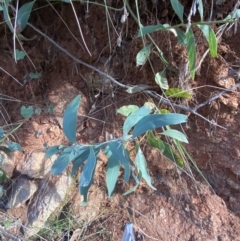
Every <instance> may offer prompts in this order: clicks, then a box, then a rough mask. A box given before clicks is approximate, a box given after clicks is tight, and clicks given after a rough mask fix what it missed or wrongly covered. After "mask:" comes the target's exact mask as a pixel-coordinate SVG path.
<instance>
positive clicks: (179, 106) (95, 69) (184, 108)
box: [27, 23, 240, 130]
mask: <svg viewBox="0 0 240 241" xmlns="http://www.w3.org/2000/svg"><path fill="white" fill-rule="evenodd" d="M27 24H28V25H29V26H30V27H31V28H32V29H34V30H35V31H36V32H38V33H39V34H40V35H42V36H43V37H44V38H46V39H47V40H48V41H49V42H51V43H52V44H53V45H54V46H55V47H57V48H58V49H59V50H61V51H62V52H63V53H65V54H66V55H67V56H69V57H70V58H71V59H73V60H74V61H76V62H77V63H79V64H82V65H84V66H86V67H88V68H90V69H92V70H94V71H96V72H97V73H99V74H100V75H102V76H105V77H106V78H108V79H109V80H111V81H112V82H113V83H115V84H116V85H118V86H120V87H122V88H124V89H128V88H130V87H131V86H130V85H125V84H122V83H120V82H118V81H117V80H116V79H114V78H113V77H111V76H110V75H108V74H107V73H105V72H103V71H101V70H99V69H97V68H95V67H94V66H92V65H90V64H87V63H85V62H83V61H82V60H80V59H78V58H76V57H75V56H73V55H72V54H71V53H69V52H68V51H67V50H66V49H64V48H63V47H61V46H60V45H59V44H58V43H56V42H55V41H54V40H53V39H51V38H50V37H48V36H47V35H46V34H45V33H43V32H42V31H41V30H39V29H38V28H36V27H35V26H33V25H32V24H30V23H27ZM239 86H240V83H239V84H236V85H235V86H233V87H231V88H229V89H227V90H224V91H222V92H220V93H219V94H217V95H216V96H213V97H211V98H209V99H208V100H206V101H204V102H203V103H201V104H199V105H198V106H196V107H195V108H193V109H191V108H188V107H186V106H184V105H179V104H174V103H172V102H171V101H170V100H168V99H166V98H164V97H163V96H161V95H159V94H158V93H156V92H155V91H150V90H143V91H142V92H143V93H145V94H148V95H150V96H152V97H154V98H157V99H160V100H161V101H162V102H163V103H164V104H166V105H167V106H170V107H172V108H176V109H181V110H184V111H187V112H189V113H192V114H194V115H196V116H198V117H200V118H202V119H203V120H205V121H207V122H209V123H210V124H211V125H213V126H217V127H219V128H222V129H225V130H227V128H225V127H223V126H220V125H218V124H217V123H216V122H214V121H210V120H208V119H207V118H205V117H204V116H202V115H200V114H199V113H197V112H196V111H197V110H198V109H199V108H201V107H203V106H204V105H207V104H208V103H210V102H211V101H213V100H215V99H217V98H219V97H220V96H222V95H223V94H225V93H226V92H230V91H232V90H234V89H235V88H237V87H239Z"/></svg>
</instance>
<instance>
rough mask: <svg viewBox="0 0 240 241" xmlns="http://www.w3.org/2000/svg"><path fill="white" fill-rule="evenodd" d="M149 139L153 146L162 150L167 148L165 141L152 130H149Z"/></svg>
mask: <svg viewBox="0 0 240 241" xmlns="http://www.w3.org/2000/svg"><path fill="white" fill-rule="evenodd" d="M147 141H148V144H149V145H150V146H151V147H155V148H157V149H159V150H160V151H161V152H163V151H164V148H165V146H164V143H163V142H162V141H161V140H160V139H159V138H156V137H155V136H154V135H153V133H152V131H149V132H148V134H147Z"/></svg>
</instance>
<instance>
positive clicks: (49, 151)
mask: <svg viewBox="0 0 240 241" xmlns="http://www.w3.org/2000/svg"><path fill="white" fill-rule="evenodd" d="M59 151H60V150H59V145H57V146H51V147H49V148H48V149H47V151H46V154H45V158H46V159H48V158H50V157H51V156H53V155H54V154H56V153H58V152H59Z"/></svg>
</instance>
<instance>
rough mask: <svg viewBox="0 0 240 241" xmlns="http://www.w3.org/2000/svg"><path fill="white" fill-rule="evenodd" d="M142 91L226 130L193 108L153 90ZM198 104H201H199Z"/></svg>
mask: <svg viewBox="0 0 240 241" xmlns="http://www.w3.org/2000/svg"><path fill="white" fill-rule="evenodd" d="M144 93H148V94H149V95H151V96H152V97H155V98H156V97H157V98H158V99H161V101H162V102H163V103H164V104H165V105H167V106H170V107H172V108H173V107H174V108H177V109H181V110H184V111H187V112H189V113H191V114H194V115H196V116H198V117H200V118H202V119H203V120H205V121H207V122H208V123H210V125H213V126H217V127H219V128H221V129H224V130H227V128H226V127H223V126H220V125H218V124H217V123H216V122H215V121H210V120H208V119H207V118H206V117H204V116H202V115H200V114H199V113H197V112H196V111H195V110H193V109H191V108H188V107H186V106H184V105H178V104H174V103H172V102H171V101H170V100H168V99H166V98H164V97H162V96H160V95H159V94H157V93H156V92H154V91H149V90H147V91H144ZM200 105H201V104H200Z"/></svg>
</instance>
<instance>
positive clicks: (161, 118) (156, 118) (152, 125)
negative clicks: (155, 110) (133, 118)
mask: <svg viewBox="0 0 240 241" xmlns="http://www.w3.org/2000/svg"><path fill="white" fill-rule="evenodd" d="M186 121H187V116H186V115H182V114H174V113H170V114H154V115H148V116H145V117H143V118H142V119H141V120H140V121H139V122H138V123H137V124H136V125H135V127H134V130H133V138H136V137H138V136H140V135H142V134H143V133H145V132H147V131H150V130H154V129H156V128H159V127H162V126H166V125H176V124H180V123H184V122H186Z"/></svg>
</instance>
